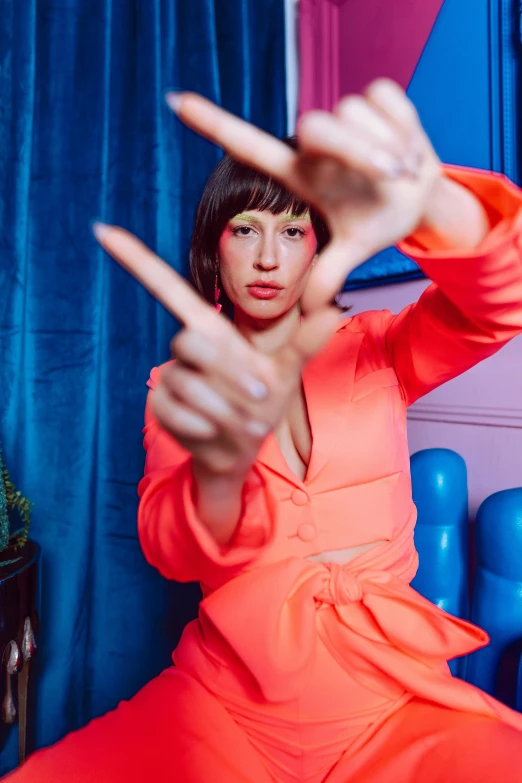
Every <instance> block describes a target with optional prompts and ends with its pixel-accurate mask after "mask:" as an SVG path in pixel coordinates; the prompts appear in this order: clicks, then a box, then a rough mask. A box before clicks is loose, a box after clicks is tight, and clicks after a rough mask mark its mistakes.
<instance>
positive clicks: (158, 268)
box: [93, 223, 223, 333]
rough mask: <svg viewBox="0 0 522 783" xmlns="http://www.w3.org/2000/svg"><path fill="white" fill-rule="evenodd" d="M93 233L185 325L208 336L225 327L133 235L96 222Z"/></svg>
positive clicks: (196, 296)
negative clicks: (209, 333)
mask: <svg viewBox="0 0 522 783" xmlns="http://www.w3.org/2000/svg"><path fill="white" fill-rule="evenodd" d="M93 233H94V235H95V237H96V239H97V240H98V242H99V243H100V245H101V246H102V247H103V248H104V250H106V251H107V253H109V254H110V255H111V256H112V257H113V258H114V259H115V260H116V261H117V262H118V263H119V264H120V265H121V266H122V267H123V268H124V269H126V270H127V272H129V273H130V274H131V275H132V276H133V277H135V278H136V280H138V281H139V282H140V283H141V284H142V285H143V286H144V287H145V288H146V289H147V291H149V293H151V294H152V296H154V297H155V299H157V300H158V302H161V304H162V305H163V306H164V307H165V308H166V309H167V310H168V311H169V313H171V314H172V315H173V316H174V317H175V318H177V319H178V320H179V321H181V323H182V324H184V325H185V326H188V327H189V328H197V330H198V331H200V332H207V333H208V332H211V333H212V332H214V333H215V331H216V329H218V330H219V329H221V328H222V326H223V319H222V318H220V317H219V315H218V314H217V312H216V311H215V310H214V308H213V307H211V305H209V304H208V303H207V302H205V301H204V300H203V299H202V298H201V297H200V296H199V294H197V293H196V291H195V290H194V289H193V288H192V286H191V285H189V283H187V282H186V280H185V279H184V278H183V277H181V275H179V274H178V273H177V272H175V271H174V269H172V267H170V266H169V265H168V264H166V263H165V261H162V259H161V258H159V256H157V255H156V254H155V253H153V252H152V250H149V248H148V247H147V246H146V245H144V244H143V242H141V241H140V240H139V239H137V238H136V237H135V236H134V235H133V234H130V233H129V232H128V231H125V229H123V228H119V227H118V226H107V225H105V224H104V223H95V224H94V226H93Z"/></svg>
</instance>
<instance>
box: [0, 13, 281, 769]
mask: <svg viewBox="0 0 522 783" xmlns="http://www.w3.org/2000/svg"><path fill="white" fill-rule="evenodd" d="M0 11H1V13H0V172H1V176H0V226H1V239H0V272H1V310H0V326H1V343H0V344H1V357H2V361H1V363H0V368H1V384H0V388H1V405H0V412H1V421H0V442H2V444H3V447H4V453H5V458H6V461H7V463H8V466H9V467H10V469H11V473H12V476H13V479H14V480H15V481H16V483H17V485H18V486H19V488H20V489H21V490H22V491H23V493H24V494H26V495H27V496H29V498H30V499H31V500H32V501H33V503H34V522H33V528H32V536H33V537H34V538H35V539H36V540H38V541H39V542H40V544H41V545H42V548H43V562H42V589H41V595H42V604H41V637H40V642H41V650H40V661H39V672H38V676H37V683H38V686H37V687H38V690H37V743H38V745H44V744H49V743H51V742H54V741H56V740H58V739H59V738H60V737H62V736H63V735H64V734H65V733H66V732H67V731H69V730H71V729H74V728H76V727H79V726H81V725H83V724H84V723H85V722H86V721H87V720H88V719H90V718H92V717H93V716H96V715H99V714H101V713H103V712H105V711H106V710H108V709H110V708H112V707H114V706H115V704H116V703H117V702H118V700H120V699H122V698H127V697H129V696H131V695H132V694H133V693H134V692H135V691H136V690H137V689H138V688H139V687H140V686H141V685H142V684H143V683H145V682H146V681H147V680H148V679H150V678H151V677H153V676H154V675H155V674H156V673H157V672H159V671H160V670H161V669H162V668H163V667H165V666H167V665H168V664H169V661H170V653H171V650H172V648H173V647H174V646H175V644H176V642H177V639H178V637H179V635H180V633H181V630H182V628H183V626H184V624H185V622H186V621H187V620H188V619H189V618H191V617H192V616H193V615H194V613H195V610H196V604H197V600H198V593H197V589H196V588H195V587H187V586H185V587H183V586H179V585H175V584H172V583H167V582H166V581H165V580H163V579H162V578H161V577H160V576H159V575H158V574H157V573H156V572H155V571H154V570H153V569H152V568H150V567H149V566H148V565H147V564H146V563H145V561H144V558H143V556H142V554H141V551H140V548H139V545H138V541H137V536H136V507H137V498H136V484H137V482H138V480H139V478H140V476H141V473H142V467H143V449H142V442H141V427H142V421H143V408H144V402H145V395H146V386H145V382H146V380H147V378H148V373H149V370H150V368H151V367H152V366H153V365H155V364H157V363H159V362H161V361H163V360H165V359H166V358H168V341H169V339H170V337H171V336H172V333H173V331H174V329H175V324H174V322H173V321H172V320H171V319H170V317H168V316H167V315H166V314H165V313H164V312H163V311H162V310H161V309H160V308H159V306H158V305H156V303H155V302H154V301H153V300H152V299H151V298H150V297H149V296H148V294H146V293H145V291H144V290H142V289H141V288H140V287H139V285H138V284H137V283H135V282H134V280H133V279H131V278H130V277H128V276H127V275H126V274H125V273H124V272H123V271H122V270H121V269H120V268H118V267H117V266H116V264H114V262H112V261H111V260H109V259H108V258H107V257H105V256H104V255H103V253H102V252H101V251H100V250H99V249H98V247H97V246H96V244H95V242H94V240H93V238H92V236H91V233H90V230H89V222H90V220H91V219H92V218H95V217H101V218H102V219H104V220H107V221H109V222H114V223H118V224H121V225H124V226H126V227H128V228H129V229H131V230H132V231H134V232H135V233H137V234H138V235H139V236H140V237H141V238H142V239H143V240H144V241H145V242H147V243H148V244H149V245H150V246H152V247H153V248H155V249H156V250H157V251H158V252H159V253H160V254H161V255H162V256H163V257H164V258H166V259H167V260H168V261H169V262H171V263H172V264H173V265H174V266H175V267H176V268H177V269H180V270H183V271H184V270H186V263H187V250H188V245H189V238H190V232H191V226H192V221H193V215H194V209H195V205H196V203H197V200H198V197H199V195H200V193H201V190H202V187H203V184H204V181H205V179H206V177H207V176H208V174H209V172H210V170H211V169H212V167H213V166H214V165H215V163H216V162H217V160H218V157H219V152H218V151H217V150H216V149H215V148H213V147H212V146H211V145H210V144H208V143H206V142H204V141H202V140H201V139H199V138H197V137H196V136H195V135H194V134H192V133H191V132H190V131H187V130H186V129H184V128H183V127H182V126H181V124H180V123H179V122H178V120H177V119H176V118H175V117H174V116H173V115H172V114H171V113H170V112H169V111H168V110H167V108H166V107H165V106H164V103H163V92H164V90H165V89H166V88H174V89H184V90H196V91H198V92H201V93H203V94H205V95H207V96H208V97H210V98H212V99H213V100H216V101H217V102H220V103H222V104H223V105H224V106H225V107H226V108H229V109H230V110H232V111H234V112H236V113H238V114H241V115H242V116H244V117H245V118H247V119H249V120H251V121H253V122H254V123H256V124H257V125H260V126H261V127H264V128H266V129H267V130H269V131H271V132H273V133H275V134H277V135H282V134H284V132H285V125H286V116H285V115H286V109H285V94H284V93H285V78H284V11H283V3H282V2H280V0H190V2H189V1H188V0H59V1H58V0H23V1H22V0H2V1H1V2H0ZM14 763H15V754H14V734H12V736H11V737H10V740H9V743H8V745H7V746H6V749H5V750H4V752H3V753H2V756H1V763H0V773H4V772H5V771H6V770H7V769H9V768H10V767H12V766H13V765H14Z"/></svg>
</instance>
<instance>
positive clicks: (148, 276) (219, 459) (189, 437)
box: [94, 224, 339, 485]
mask: <svg viewBox="0 0 522 783" xmlns="http://www.w3.org/2000/svg"><path fill="white" fill-rule="evenodd" d="M94 231H95V235H96V237H97V239H98V241H99V242H100V244H101V245H102V246H103V247H104V249H105V250H106V251H107V252H108V253H110V254H111V255H112V256H113V257H114V258H115V259H116V260H117V261H118V262H119V263H120V264H121V265H122V266H123V267H124V268H125V269H127V271H129V272H130V273H131V274H132V275H134V277H136V278H137V279H138V280H139V281H140V282H141V283H142V284H143V285H144V286H145V287H146V288H147V289H148V290H149V291H150V293H151V294H152V295H153V296H155V297H156V299H158V301H160V302H161V303H162V304H163V305H164V306H165V307H166V308H167V310H169V312H170V313H172V315H174V316H175V317H176V318H177V319H178V320H179V321H181V323H182V324H183V327H184V328H183V329H182V330H181V331H180V332H179V333H178V335H177V336H176V337H175V339H174V340H173V342H172V351H173V355H174V356H175V359H176V362H175V363H174V364H173V365H170V366H168V367H166V368H165V369H164V370H163V372H162V375H161V380H160V383H159V385H158V387H157V388H156V390H155V392H154V396H153V407H154V412H155V414H156V417H157V419H158V421H159V423H160V424H161V426H162V427H163V428H164V429H166V430H167V431H168V432H170V433H171V434H172V435H173V436H174V437H175V438H176V440H177V441H178V442H179V443H180V444H181V445H182V446H183V447H184V448H186V449H187V450H188V451H190V452H191V453H192V456H193V465H194V469H195V471H196V472H198V473H199V475H200V476H204V477H207V478H208V479H209V480H212V478H213V477H215V478H218V477H221V478H226V479H229V480H230V481H231V482H237V483H238V484H239V485H241V484H242V482H243V481H244V479H245V478H246V476H247V474H248V472H249V470H250V468H251V467H252V465H253V463H254V461H255V459H256V456H257V453H258V451H259V449H260V447H261V445H262V443H263V441H264V439H265V437H266V436H267V435H268V433H269V432H271V431H272V430H273V429H274V427H275V426H276V425H277V424H278V422H279V421H280V419H281V418H282V416H283V414H284V412H285V410H286V407H287V405H288V403H289V401H290V399H291V397H292V395H294V394H295V392H296V391H297V389H298V388H299V386H300V383H301V371H302V368H303V365H304V364H305V363H306V361H307V360H308V359H309V358H311V356H313V355H314V354H315V353H316V352H317V351H319V350H320V348H321V347H322V346H323V345H324V343H325V342H326V341H327V340H328V338H329V337H330V335H331V334H332V332H333V331H334V330H335V328H336V326H337V324H338V319H339V314H338V311H337V310H336V309H335V308H331V307H328V308H323V309H321V310H318V311H316V312H314V313H313V314H312V315H310V316H308V317H307V318H306V319H304V320H303V321H302V323H301V326H300V327H299V328H298V329H297V330H296V332H295V333H294V335H293V336H292V338H291V340H290V341H289V342H288V344H287V345H285V346H284V347H283V348H282V349H281V350H279V351H278V352H277V353H274V354H270V355H267V354H263V353H261V352H260V351H259V350H257V349H256V348H255V347H254V346H252V345H251V344H250V343H248V342H247V341H246V340H245V339H244V338H243V337H242V335H241V334H240V333H239V332H238V331H237V329H236V328H235V327H234V325H233V324H232V323H230V322H229V321H228V320H227V319H226V318H224V317H223V316H221V315H219V314H218V313H217V312H216V310H215V309H214V308H213V307H211V306H210V305H209V304H208V303H207V302H205V301H203V300H202V299H201V298H200V296H199V295H198V294H197V293H196V292H195V291H194V290H193V289H192V287H191V286H190V285H189V284H188V283H187V282H186V281H185V280H184V279H183V278H182V277H181V276H180V275H178V274H177V273H176V272H175V271H174V270H173V269H172V268H171V267H170V266H168V265H167V264H166V263H165V262H164V261H162V260H161V259H160V258H158V257H157V256H156V255H155V254H154V253H152V252H151V251H150V250H149V249H148V248H147V247H145V245H143V244H142V243H141V242H140V241H139V240H138V239H136V237H134V236H133V235H132V234H129V233H128V232H127V231H124V230H123V229H121V228H117V227H113V226H105V225H103V224H97V225H96V226H95V229H94Z"/></svg>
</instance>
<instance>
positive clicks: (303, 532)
mask: <svg viewBox="0 0 522 783" xmlns="http://www.w3.org/2000/svg"><path fill="white" fill-rule="evenodd" d="M316 532H317V531H316V528H315V525H312V524H310V523H309V522H306V523H305V524H304V525H299V527H298V528H297V535H298V536H299V538H300V539H301V541H312V539H314V538H315V534H316Z"/></svg>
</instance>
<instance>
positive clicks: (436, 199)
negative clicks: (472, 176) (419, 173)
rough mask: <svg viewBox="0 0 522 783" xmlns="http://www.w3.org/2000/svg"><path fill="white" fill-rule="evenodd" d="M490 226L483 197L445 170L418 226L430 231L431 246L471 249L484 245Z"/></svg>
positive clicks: (442, 248) (436, 183) (420, 228)
mask: <svg viewBox="0 0 522 783" xmlns="http://www.w3.org/2000/svg"><path fill="white" fill-rule="evenodd" d="M488 230H489V220H488V215H487V212H486V210H485V209H484V207H483V205H482V203H481V202H480V201H479V199H478V198H477V197H476V196H475V195H474V194H473V193H472V192H471V191H470V190H468V189H467V188H465V187H463V186H462V185H460V184H459V183H458V182H454V181H453V180H451V179H449V178H448V177H446V176H444V174H442V173H441V176H440V177H438V179H437V180H436V181H435V184H434V187H433V190H432V192H431V194H430V197H429V199H428V203H427V206H426V210H425V212H424V215H423V218H422V221H421V223H420V225H419V229H418V233H420V234H422V232H423V231H427V232H429V234H430V249H432V250H449V249H455V250H467V249H470V250H471V249H473V248H475V247H477V246H478V245H480V243H481V242H482V241H483V240H484V238H485V237H486V235H487V233H488ZM416 233H417V232H416ZM435 245H436V246H435Z"/></svg>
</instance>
